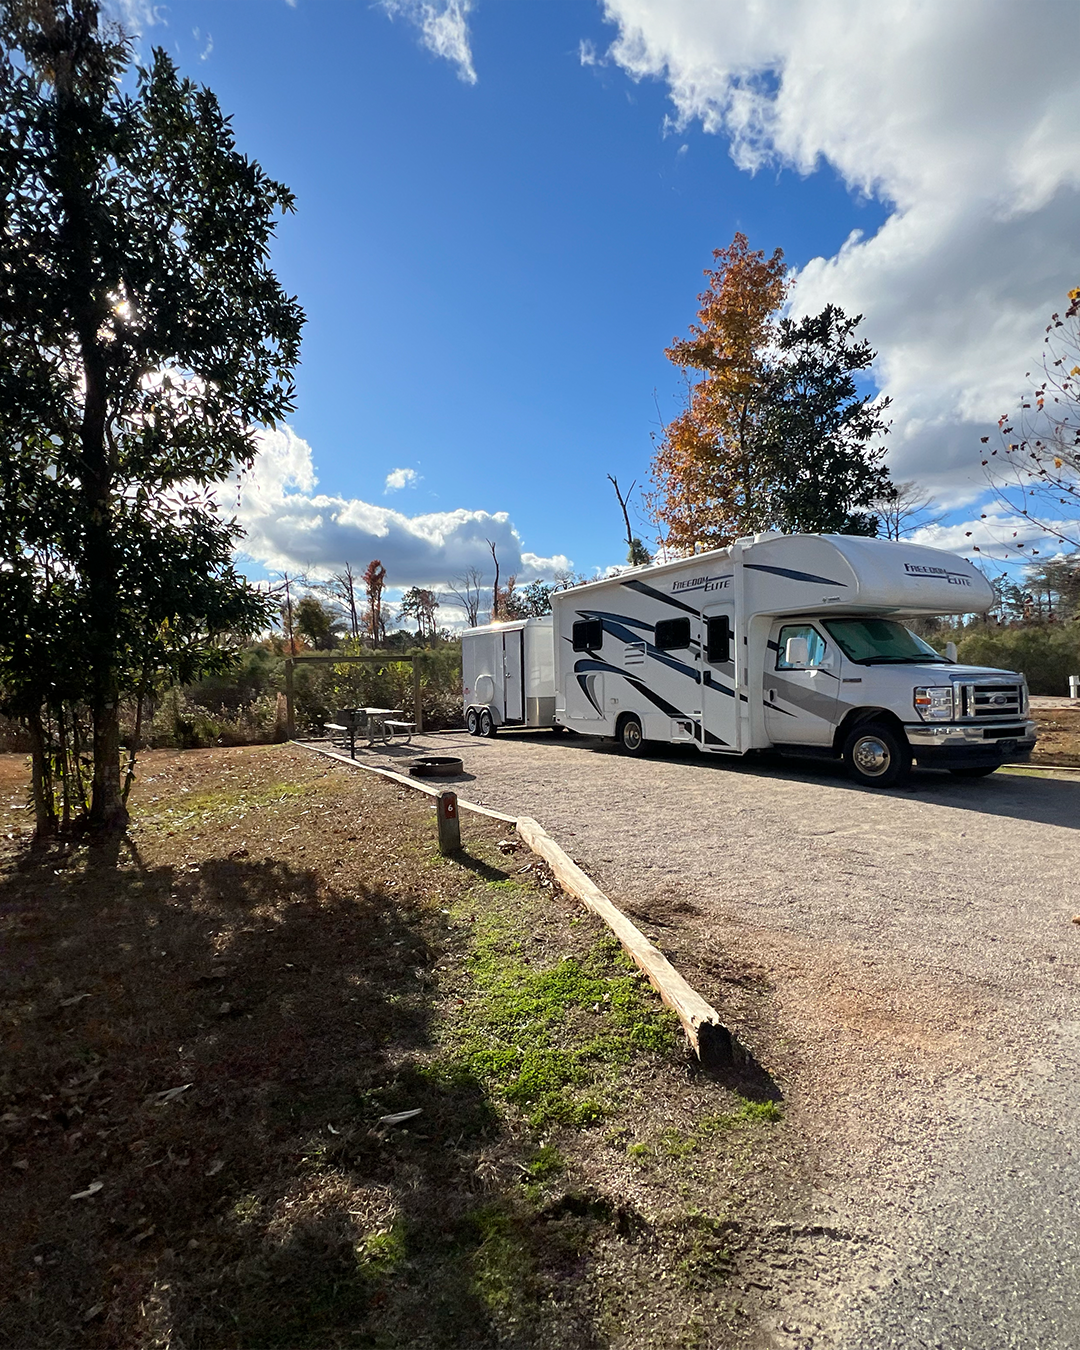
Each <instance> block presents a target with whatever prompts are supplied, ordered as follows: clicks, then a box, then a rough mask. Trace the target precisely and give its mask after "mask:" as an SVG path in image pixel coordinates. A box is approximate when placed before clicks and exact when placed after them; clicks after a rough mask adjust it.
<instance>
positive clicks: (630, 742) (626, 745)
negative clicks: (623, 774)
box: [616, 717, 645, 755]
mask: <svg viewBox="0 0 1080 1350" xmlns="http://www.w3.org/2000/svg"><path fill="white" fill-rule="evenodd" d="M616 735H617V737H618V741H619V745H620V746H621V747H622V752H623V754H624V755H640V754H643V753H644V750H645V737H644V736H643V735H642V732H641V723H640V722H639V721H638V719H637V718H636V717H624V718H623V720H622V721H621V722H620V723H619V730H618V732H617V733H616Z"/></svg>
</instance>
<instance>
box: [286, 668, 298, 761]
mask: <svg viewBox="0 0 1080 1350" xmlns="http://www.w3.org/2000/svg"><path fill="white" fill-rule="evenodd" d="M285 722H286V726H287V729H288V732H289V740H290V741H294V740H295V739H296V711H295V705H294V700H293V663H292V659H291V658H290V657H286V658H285Z"/></svg>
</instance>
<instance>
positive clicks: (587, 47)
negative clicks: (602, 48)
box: [578, 38, 597, 66]
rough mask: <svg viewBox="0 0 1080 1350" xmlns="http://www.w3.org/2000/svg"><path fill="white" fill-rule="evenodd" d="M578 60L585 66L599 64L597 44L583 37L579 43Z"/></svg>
mask: <svg viewBox="0 0 1080 1350" xmlns="http://www.w3.org/2000/svg"><path fill="white" fill-rule="evenodd" d="M578 60H579V61H580V62H581V64H582V65H583V66H595V65H596V64H597V57H596V44H595V43H594V42H592V41H591V40H590V39H589V38H582V39H581V41H580V42H579V43H578Z"/></svg>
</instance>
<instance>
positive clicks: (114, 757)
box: [90, 698, 128, 832]
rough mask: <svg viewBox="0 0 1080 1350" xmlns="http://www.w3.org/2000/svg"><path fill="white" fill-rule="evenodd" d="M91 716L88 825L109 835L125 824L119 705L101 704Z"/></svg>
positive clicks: (114, 700) (115, 700)
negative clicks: (91, 773) (91, 772)
mask: <svg viewBox="0 0 1080 1350" xmlns="http://www.w3.org/2000/svg"><path fill="white" fill-rule="evenodd" d="M93 715H94V790H93V796H92V797H91V798H90V825H91V827H92V828H93V829H95V830H99V831H103V832H109V831H112V830H122V829H124V828H125V826H126V825H127V823H128V812H127V807H126V806H125V805H124V798H123V793H122V791H121V784H120V752H121V746H120V703H119V701H118V700H117V699H115V698H114V699H113V700H112V701H111V702H110V701H103V702H102V705H101V706H100V707H95V708H94V710H93Z"/></svg>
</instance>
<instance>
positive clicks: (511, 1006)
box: [0, 747, 799, 1350]
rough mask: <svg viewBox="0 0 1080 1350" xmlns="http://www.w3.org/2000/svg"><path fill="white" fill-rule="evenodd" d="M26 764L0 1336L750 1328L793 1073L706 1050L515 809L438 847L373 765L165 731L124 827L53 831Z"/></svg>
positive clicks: (280, 1341) (1, 908)
mask: <svg viewBox="0 0 1080 1350" xmlns="http://www.w3.org/2000/svg"><path fill="white" fill-rule="evenodd" d="M26 777H27V770H26V762H25V760H24V759H23V758H22V757H20V756H14V755H10V756H4V757H0V933H2V942H3V949H4V951H5V954H6V958H5V962H4V969H3V972H2V976H0V979H2V984H0V1016H2V1018H3V1025H4V1031H5V1040H6V1047H7V1049H6V1055H5V1059H4V1064H3V1067H2V1070H0V1125H2V1132H0V1287H2V1289H3V1293H4V1295H5V1299H4V1303H5V1307H4V1310H3V1311H2V1312H0V1342H2V1343H3V1344H6V1345H11V1346H19V1347H42V1350H45V1348H46V1347H47V1348H48V1350H54V1348H55V1350H61V1348H62V1347H63V1348H65V1350H66V1347H70V1346H74V1345H78V1346H80V1347H84V1346H85V1347H89V1348H96V1347H125V1348H126V1347H131V1346H136V1345H137V1346H140V1347H168V1348H169V1350H200V1348H201V1347H207V1350H209V1348H210V1347H214V1350H217V1348H218V1347H234V1346H235V1347H263V1346H282V1347H309V1346H310V1347H313V1348H314V1347H318V1348H319V1350H322V1347H334V1346H350V1347H351V1346H362V1347H401V1346H410V1347H412V1346H417V1347H444V1346H445V1347H451V1346H454V1347H456V1346H470V1347H483V1346H489V1345H491V1346H495V1345H502V1346H521V1347H533V1346H537V1347H539V1346H544V1347H545V1348H546V1347H550V1346H553V1345H559V1346H567V1347H578V1346H581V1347H585V1346H611V1347H622V1346H626V1347H630V1346H633V1347H647V1346H656V1347H661V1346H663V1347H669V1346H682V1347H687V1350H692V1348H693V1347H698V1346H702V1347H704V1346H706V1345H707V1346H712V1347H715V1346H719V1345H750V1344H756V1343H757V1331H756V1327H755V1323H754V1319H753V1317H752V1316H750V1315H749V1314H748V1311H747V1308H748V1299H749V1300H750V1302H752V1298H753V1293H754V1290H753V1284H752V1281H753V1275H752V1269H753V1261H754V1251H755V1248H756V1245H757V1244H758V1242H759V1240H761V1239H762V1235H763V1234H767V1232H768V1231H771V1229H772V1227H775V1225H776V1224H777V1223H779V1222H780V1221H781V1220H782V1218H783V1204H784V1200H783V1196H784V1194H786V1193H787V1192H788V1191H791V1192H792V1193H794V1191H796V1190H797V1189H798V1185H799V1181H798V1177H799V1169H798V1165H797V1161H796V1159H795V1158H794V1157H793V1156H791V1154H792V1150H791V1146H790V1142H789V1140H788V1137H787V1127H786V1125H785V1124H784V1123H783V1122H782V1120H781V1114H782V1112H781V1109H780V1107H779V1106H778V1105H777V1099H778V1098H779V1095H780V1094H779V1092H778V1090H777V1089H776V1086H775V1084H773V1083H772V1082H771V1080H769V1078H768V1076H767V1075H765V1074H764V1073H762V1072H750V1073H749V1074H747V1075H744V1076H743V1077H742V1078H740V1079H738V1080H734V1079H733V1080H731V1081H719V1080H717V1079H715V1078H709V1077H705V1076H703V1075H702V1074H701V1073H700V1072H698V1071H697V1070H696V1068H695V1066H694V1065H693V1063H692V1062H691V1061H690V1060H689V1059H688V1057H687V1054H686V1051H685V1048H684V1046H683V1044H682V1041H681V1037H680V1036H677V1035H676V1034H675V1033H674V1029H673V1026H672V1021H671V1019H670V1017H669V1016H668V1015H667V1014H663V1013H661V1012H660V1011H658V1006H657V1004H656V1000H655V998H654V997H653V995H652V993H651V991H650V990H649V989H648V987H647V986H645V985H644V983H643V981H641V980H640V978H639V977H638V976H637V975H636V973H634V972H632V971H629V970H628V969H627V968H626V965H625V961H624V958H623V959H620V954H619V953H618V951H617V949H615V947H614V944H613V943H612V942H611V941H610V939H608V938H607V936H606V933H605V931H604V930H603V929H602V928H601V927H600V926H599V925H598V924H597V923H596V922H595V921H594V920H593V919H592V918H591V916H588V915H585V914H584V912H583V911H581V910H580V909H579V908H578V907H577V906H576V905H575V904H574V903H573V902H572V901H570V900H569V899H568V898H567V897H565V896H563V895H561V894H560V893H558V892H557V891H556V890H555V889H554V888H553V887H552V886H551V884H550V881H549V879H548V878H547V877H546V876H545V874H544V872H543V869H542V868H541V867H540V866H539V865H538V864H536V863H535V861H534V860H533V859H532V855H530V854H528V853H526V852H524V851H523V850H522V849H521V847H520V845H517V844H516V843H515V842H514V841H512V840H504V839H503V835H504V833H505V827H502V826H499V825H498V824H496V823H495V822H487V821H480V820H478V819H477V818H475V817H468V818H467V819H466V820H465V822H464V825H463V830H464V834H465V838H466V852H465V853H464V854H463V855H462V856H461V857H460V859H458V860H457V861H448V860H445V859H442V858H441V857H440V856H439V854H438V853H437V852H436V850H435V848H434V822H433V816H432V812H431V807H430V804H429V802H428V799H426V798H423V797H420V796H419V795H418V794H413V793H411V792H408V791H407V790H405V789H403V788H399V787H397V786H396V785H394V784H393V783H388V782H386V781H385V780H380V779H377V778H374V777H372V776H369V775H364V774H360V773H357V772H354V771H351V770H348V769H344V768H341V767H338V766H335V765H333V764H331V763H329V762H328V761H327V760H325V759H320V758H318V757H317V756H315V755H313V754H310V753H308V752H305V751H303V750H300V749H297V748H295V747H255V748H244V749H228V750H208V751H190V752H187V753H183V754H181V753H173V752H155V753H152V754H148V755H147V756H146V757H145V758H144V760H143V761H142V768H141V772H140V779H139V782H138V784H137V788H136V796H135V800H134V807H135V815H136V824H135V827H134V829H133V832H132V834H131V836H130V838H129V839H128V840H127V841H126V842H125V844H124V845H123V846H122V847H121V848H120V850H119V852H118V854H113V853H110V852H109V851H107V850H102V851H100V852H93V851H91V850H89V849H87V848H86V847H85V846H83V845H78V846H75V845H72V846H69V847H58V848H56V849H54V850H51V851H49V852H48V853H43V854H39V855H35V854H33V853H32V852H31V850H30V849H29V829H30V813H29V811H28V810H27V806H26V786H27V782H26ZM731 974H732V978H733V979H735V978H739V979H743V980H744V981H745V983H746V986H747V988H748V990H749V989H750V988H751V986H752V984H753V977H752V975H750V974H746V973H740V972H738V971H734V970H733V971H732V972H731ZM409 1111H412V1112H417V1111H418V1112H419V1114H417V1115H414V1116H411V1117H409V1118H407V1119H403V1120H397V1121H395V1120H394V1119H393V1117H395V1116H397V1115H399V1114H400V1113H403V1112H409ZM778 1178H779V1186H780V1190H779V1193H778V1192H777V1189H776V1186H777V1180H778Z"/></svg>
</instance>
